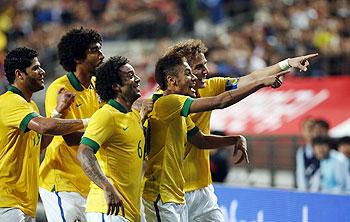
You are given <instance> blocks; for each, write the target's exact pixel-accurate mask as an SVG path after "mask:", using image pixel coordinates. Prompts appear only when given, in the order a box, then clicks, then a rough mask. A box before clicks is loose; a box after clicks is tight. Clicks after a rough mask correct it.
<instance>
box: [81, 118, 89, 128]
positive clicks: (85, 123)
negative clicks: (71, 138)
mask: <svg viewBox="0 0 350 222" xmlns="http://www.w3.org/2000/svg"><path fill="white" fill-rule="evenodd" d="M81 121H83V125H84V129H86V127H87V126H88V125H89V121H90V118H86V119H81Z"/></svg>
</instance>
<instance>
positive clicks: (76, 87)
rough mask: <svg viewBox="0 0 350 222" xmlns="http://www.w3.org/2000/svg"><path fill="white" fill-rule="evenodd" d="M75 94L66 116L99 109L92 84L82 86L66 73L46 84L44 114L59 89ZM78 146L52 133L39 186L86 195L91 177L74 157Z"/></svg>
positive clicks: (50, 108)
mask: <svg viewBox="0 0 350 222" xmlns="http://www.w3.org/2000/svg"><path fill="white" fill-rule="evenodd" d="M61 87H64V89H65V90H68V91H71V92H74V93H76V96H75V98H74V103H73V104H72V105H71V106H70V107H69V108H68V110H67V114H66V115H65V116H64V118H66V119H83V118H90V117H91V116H92V114H93V113H94V112H95V111H96V110H98V109H99V102H98V96H97V94H96V91H95V88H94V85H93V84H91V85H90V86H89V87H88V88H85V87H84V86H83V85H81V84H80V82H79V80H78V79H77V78H76V76H75V75H74V74H73V73H71V72H69V73H67V74H66V75H64V76H62V77H60V78H58V79H56V80H55V81H54V82H52V84H51V85H50V86H49V87H48V89H47V92H46V99H45V109H46V116H50V115H51V112H52V111H53V110H54V108H56V105H57V93H58V90H59V89H60V88H61ZM77 149H78V146H68V145H67V144H66V142H65V141H64V139H63V137H62V136H55V137H54V138H53V140H52V142H51V143H50V145H49V146H48V147H47V149H46V154H45V158H44V160H43V162H42V163H41V166H40V172H39V179H40V184H39V185H40V187H42V188H45V189H46V190H48V191H66V192H78V193H80V194H81V195H83V196H85V197H86V196H87V194H88V192H89V184H90V179H89V178H88V177H87V176H86V175H85V173H84V171H83V170H82V168H81V167H80V165H79V163H78V160H77V158H76V155H77Z"/></svg>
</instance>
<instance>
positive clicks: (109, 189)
mask: <svg viewBox="0 0 350 222" xmlns="http://www.w3.org/2000/svg"><path fill="white" fill-rule="evenodd" d="M104 192H105V198H106V202H107V207H108V211H107V215H118V213H119V210H120V208H121V210H122V216H123V217H125V211H124V204H123V201H122V199H121V197H120V196H119V194H118V192H117V191H116V189H115V188H114V186H113V185H112V184H110V183H109V184H108V185H107V186H106V187H105V188H104Z"/></svg>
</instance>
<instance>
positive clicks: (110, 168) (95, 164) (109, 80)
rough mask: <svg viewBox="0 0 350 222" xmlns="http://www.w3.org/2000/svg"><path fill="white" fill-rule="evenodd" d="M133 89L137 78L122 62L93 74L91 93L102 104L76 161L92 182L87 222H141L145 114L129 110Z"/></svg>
mask: <svg viewBox="0 0 350 222" xmlns="http://www.w3.org/2000/svg"><path fill="white" fill-rule="evenodd" d="M139 87H140V78H139V77H138V76H137V75H136V73H135V70H134V68H133V67H132V66H131V65H130V63H129V61H128V60H127V59H126V58H125V57H122V56H115V57H111V58H110V59H109V60H108V61H107V62H106V63H104V64H103V65H101V67H99V68H98V69H97V75H96V90H97V93H98V95H99V96H100V97H101V99H102V100H104V101H106V102H107V104H105V105H104V106H103V107H102V108H101V109H99V110H98V111H97V112H96V113H95V114H94V115H93V116H92V117H91V121H90V124H89V127H88V128H87V129H86V131H85V134H84V136H83V138H82V140H81V144H80V146H79V149H78V156H77V157H78V160H79V162H80V165H81V167H82V168H83V169H84V171H85V173H86V175H88V176H89V178H90V179H91V180H92V182H91V189H90V192H89V195H88V198H87V206H86V212H87V219H88V221H91V222H95V221H106V222H118V221H135V222H136V221H140V220H141V213H140V196H141V195H140V192H141V177H142V163H143V157H144V152H143V150H144V149H143V148H144V144H145V139H144V135H143V127H142V119H143V117H144V116H146V114H147V110H144V112H140V114H139V112H138V111H136V110H134V109H131V107H132V104H133V103H134V102H135V100H137V99H138V98H139V97H140V96H141V93H140V89H139ZM146 108H147V107H146ZM148 109H149V108H148ZM149 110H150V109H149ZM95 155H96V156H95Z"/></svg>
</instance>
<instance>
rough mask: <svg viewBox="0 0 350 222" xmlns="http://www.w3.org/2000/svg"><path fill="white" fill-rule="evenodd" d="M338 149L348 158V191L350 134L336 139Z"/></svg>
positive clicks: (348, 190)
mask: <svg viewBox="0 0 350 222" xmlns="http://www.w3.org/2000/svg"><path fill="white" fill-rule="evenodd" d="M338 151H339V152H340V153H341V154H343V155H344V157H345V158H346V159H347V160H348V179H347V183H346V190H347V192H348V193H350V136H344V137H342V138H340V139H339V141H338Z"/></svg>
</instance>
